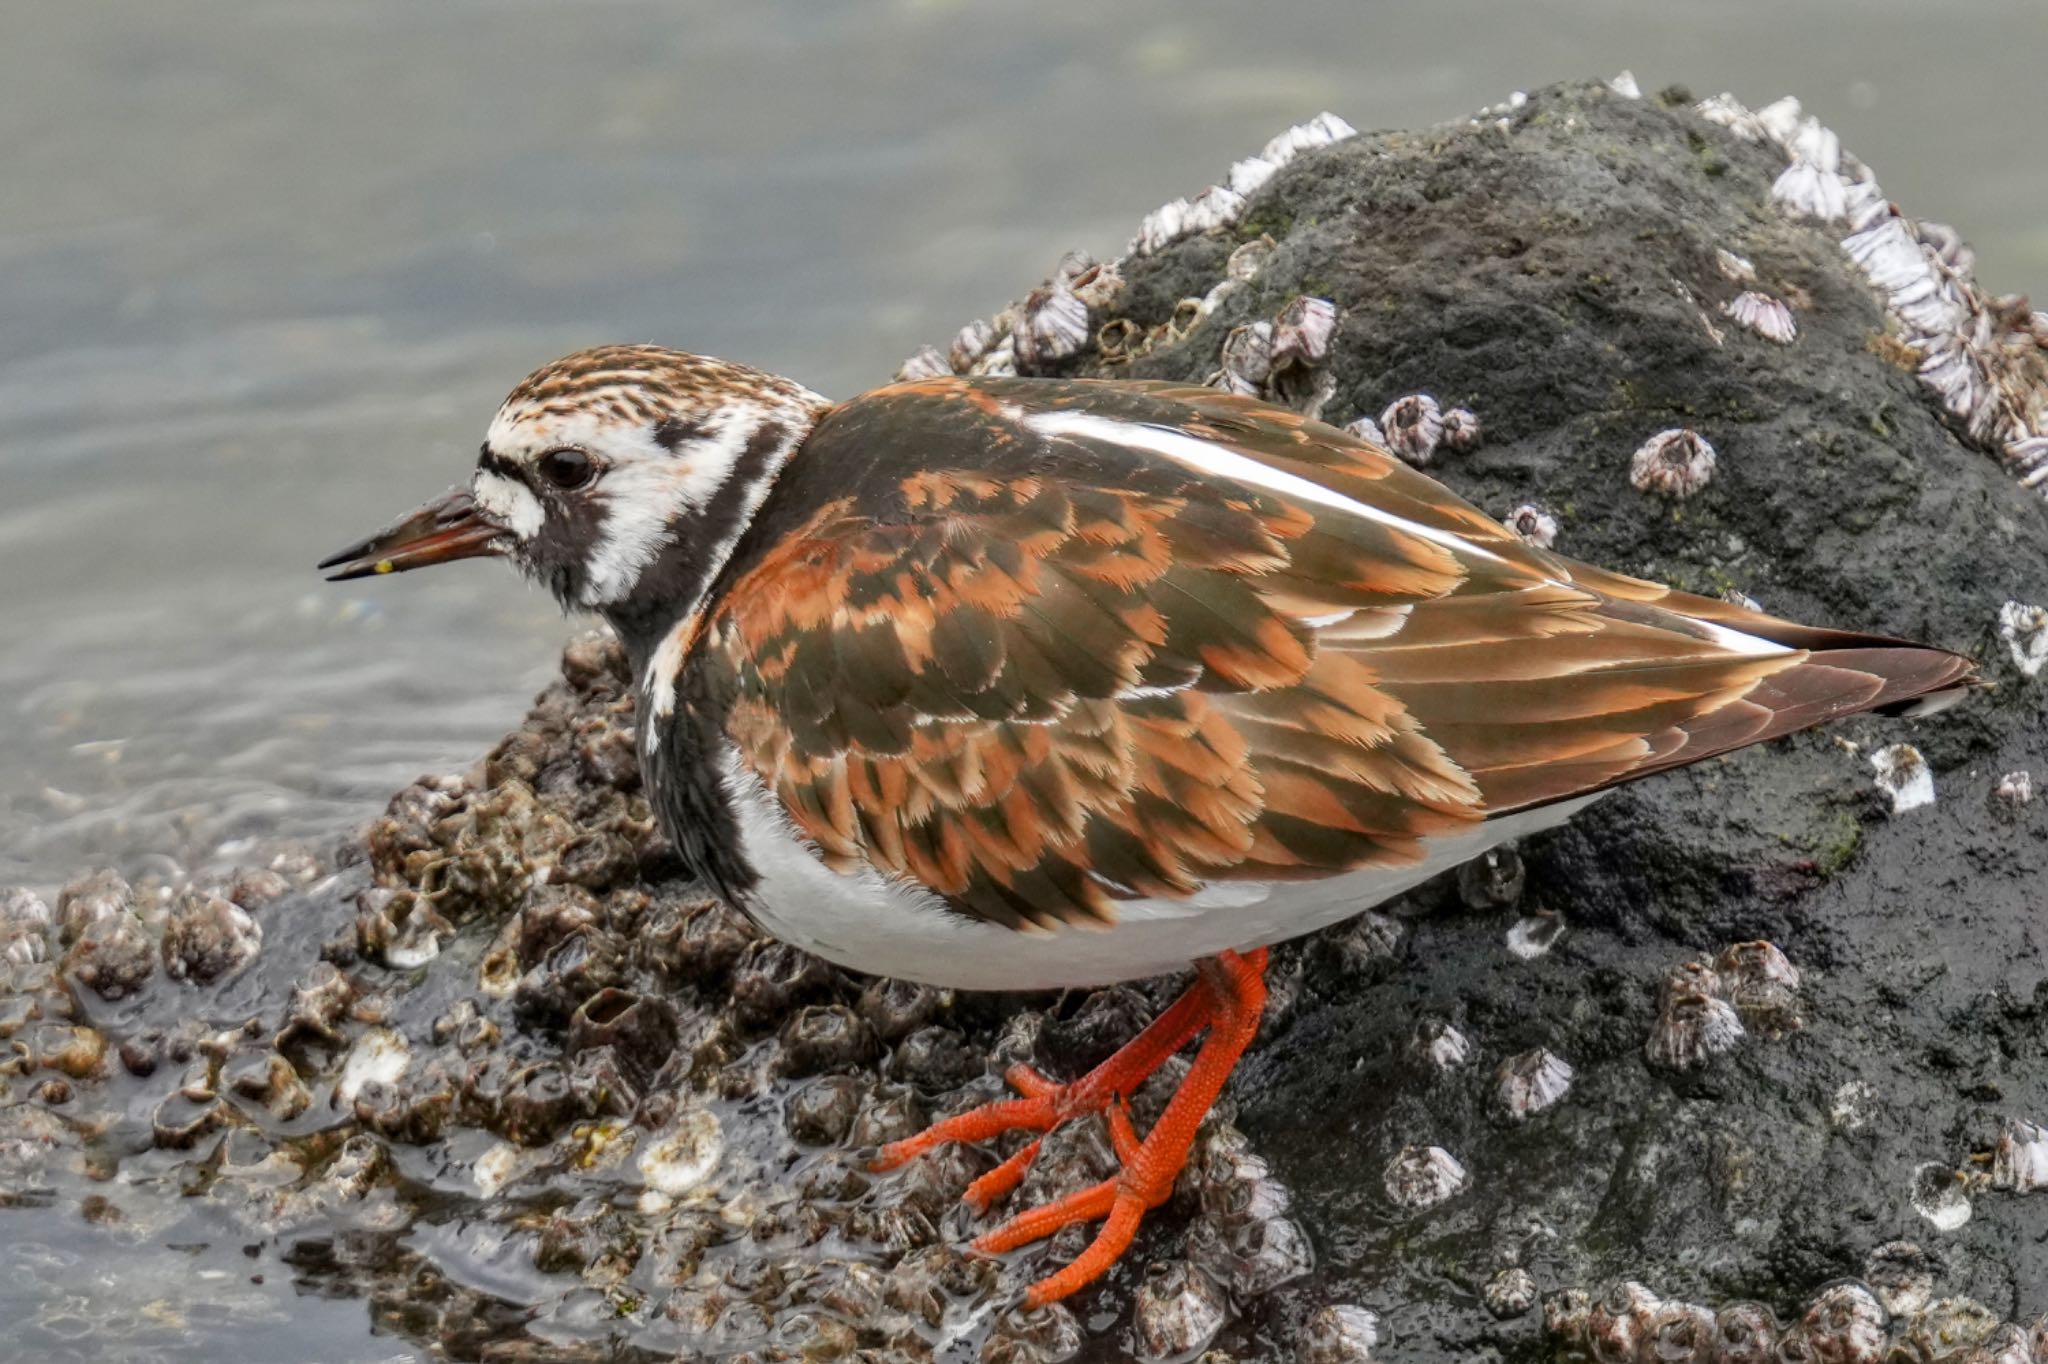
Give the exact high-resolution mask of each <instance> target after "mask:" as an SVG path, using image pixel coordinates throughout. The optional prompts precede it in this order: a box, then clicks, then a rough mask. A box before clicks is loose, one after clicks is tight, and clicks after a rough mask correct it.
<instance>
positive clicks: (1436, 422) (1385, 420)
mask: <svg viewBox="0 0 2048 1364" xmlns="http://www.w3.org/2000/svg"><path fill="white" fill-rule="evenodd" d="M1379 425H1380V430H1382V431H1384V432H1385V433H1386V447H1387V449H1389V450H1391V451H1393V452H1394V453H1395V454H1397V455H1399V456H1400V457H1401V458H1402V459H1404V460H1406V461H1408V463H1410V464H1412V465H1414V466H1415V467H1416V468H1418V469H1420V468H1422V467H1423V466H1424V465H1426V464H1428V463H1429V461H1430V460H1431V458H1433V457H1434V456H1435V454H1436V447H1437V446H1438V444H1440V443H1441V442H1442V440H1443V436H1444V417H1443V411H1442V409H1441V408H1439V407H1438V406H1437V402H1436V399H1434V398H1432V397H1430V396H1429V395H1428V394H1427V393H1411V394H1409V395H1408V396H1407V397H1405V398H1396V399H1395V400H1394V401H1393V402H1392V403H1390V404H1388V406H1387V410H1386V411H1384V412H1382V413H1380V422H1379Z"/></svg>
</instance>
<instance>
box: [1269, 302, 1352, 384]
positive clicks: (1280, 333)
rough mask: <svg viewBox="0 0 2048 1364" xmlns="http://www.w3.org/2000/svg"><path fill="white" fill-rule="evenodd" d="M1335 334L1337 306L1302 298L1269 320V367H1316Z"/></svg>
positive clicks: (1324, 355) (1326, 353) (1327, 351)
mask: <svg viewBox="0 0 2048 1364" xmlns="http://www.w3.org/2000/svg"><path fill="white" fill-rule="evenodd" d="M1336 335H1337V305H1336V304H1334V303H1332V302H1331V301H1330V300H1329V299H1327V298H1310V297H1308V296H1307V295H1305V294H1304V295H1302V296H1301V297H1299V298H1297V299H1295V300H1294V301H1293V302H1291V303H1289V304H1288V305H1287V306H1286V307H1284V308H1282V309H1281V310H1280V312H1279V313H1278V315H1276V316H1275V317H1274V318H1273V367H1274V368H1275V369H1278V368H1280V367H1282V366H1283V365H1290V364H1298V365H1309V366H1314V365H1320V364H1321V363H1322V362H1323V360H1324V359H1325V358H1326V357H1327V356H1328V355H1329V353H1330V342H1331V340H1332V339H1333V338H1334V337H1335V336H1336Z"/></svg>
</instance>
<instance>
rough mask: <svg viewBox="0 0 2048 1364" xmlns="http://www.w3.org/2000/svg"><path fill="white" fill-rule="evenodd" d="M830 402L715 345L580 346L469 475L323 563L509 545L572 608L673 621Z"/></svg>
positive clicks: (356, 565)
mask: <svg viewBox="0 0 2048 1364" xmlns="http://www.w3.org/2000/svg"><path fill="white" fill-rule="evenodd" d="M827 406H829V404H828V403H827V402H826V400H825V399H823V398H821V397H819V396H818V395H817V394H815V393H813V392H811V391H810V390H809V389H806V388H804V387H803V386H801V385H799V384H796V383H793V382H791V381H790V380H787V379H783V378H779V377H777V376H775V375H772V374H766V373H763V372H761V371H759V370H755V369H749V368H747V367H746V366H744V365H736V364H731V363H728V362H726V361H723V360H715V359H711V358H709V357H706V356H701V355H691V354H688V353H686V352H683V351H673V350H666V349H664V348H662V347H659V346H599V347H596V348H594V349H591V350H585V351H579V352H577V353H576V354H574V355H570V356H566V357H564V358H563V359H560V360H557V361H555V362H553V363H552V364H548V365H544V366H542V367H541V368H540V369H537V370H535V371H534V372H533V373H532V374H530V375H528V376H527V377H526V378H525V379H524V380H522V381H521V382H520V383H519V385H518V386H517V387H516V388H514V389H513V390H512V392H511V394H510V395H508V396H507V397H506V399H505V401H504V403H503V404H502V405H501V406H500V407H499V408H498V411H497V415H496V416H494V417H493V418H492V419H491V424H490V429H489V431H488V433H487V435H486V437H485V439H484V443H483V448H482V450H481V451H480V452H479V454H478V456H477V467H476V472H475V474H474V475H473V476H472V477H471V479H470V481H469V483H468V484H466V485H458V486H456V487H454V488H451V489H449V490H448V492H446V493H444V494H443V495H442V496H440V497H439V498H436V499H435V500H433V501H431V502H429V503H427V504H426V505H425V506H423V507H421V508H420V509H419V510H417V511H415V512H414V513H413V514H412V515H411V516H408V517H407V518H405V519H404V520H402V521H400V522H398V523H397V524H395V525H392V526H390V527H388V528H386V529H385V530H383V531H380V532H378V533H377V534H376V535H373V536H370V537H369V538H368V539H366V540H363V541H361V542H360V543H357V544H354V545H351V546H349V547H348V548H347V549H344V550H342V551H341V552H339V553H337V554H334V555H331V556H330V557H329V558H327V559H326V560H324V561H323V562H322V563H321V565H320V566H321V567H322V568H330V569H334V570H335V571H334V572H333V573H332V574H331V575H330V576H331V577H332V578H334V579H342V578H358V577H363V576H366V575H369V574H373V573H401V572H404V571H406V570H408V569H413V568H423V567H425V566H427V565H428V564H437V563H446V562H448V561H450V560H453V559H463V558H470V557H474V556H477V555H497V556H501V557H503V558H505V559H508V560H510V561H511V563H512V564H513V566H514V567H515V568H517V569H518V570H519V571H520V572H521V573H523V574H524V575H526V576H527V577H528V578H531V579H533V580H534V581H536V582H538V583H541V584H543V585H544V586H545V587H547V589H548V590H549V591H550V592H551V593H553V594H554V596H555V598H556V600H558V601H559V602H561V604H562V606H563V608H564V609H565V610H569V609H583V610H592V611H598V612H601V613H603V614H604V615H606V616H607V617H609V618H610V619H611V620H612V622H613V624H614V625H615V626H617V627H618V628H619V630H620V632H621V633H622V634H624V635H626V636H628V638H629V639H631V638H632V637H634V636H639V635H642V634H644V633H646V632H648V631H657V632H658V631H660V630H661V629H664V628H666V627H667V626H669V625H671V624H672V623H673V622H674V621H675V619H676V618H677V617H678V616H680V615H681V614H683V613H685V612H687V611H688V610H689V609H691V607H692V606H694V605H695V603H696V602H697V601H698V600H699V599H700V598H701V597H702V596H703V594H704V591H705V590H706V588H707V587H708V586H709V585H710V583H711V580H712V578H713V577H714V576H715V575H716V574H717V571H718V568H719V567H720V565H722V564H723V562H724V561H725V558H726V556H727V555H728V554H730V552H731V550H732V546H733V544H734V542H735V541H737V540H738V538H739V536H740V534H741V532H743V531H744V530H745V529H746V526H747V523H748V521H749V519H750V518H751V517H752V516H753V514H754V512H755V510H756V509H757V508H758V507H759V506H760V504H761V500H762V499H763V498H764V497H766V496H767V493H768V489H769V487H770V486H771V485H772V484H773V482H774V480H775V476H776V474H777V473H778V472H779V471H780V470H781V468H782V466H783V464H784V463H785V462H786V461H787V460H788V458H789V456H790V454H791V453H792V452H793V451H794V450H795V449H796V447H797V446H798V445H799V444H800V443H801V442H802V441H803V438H804V436H805V435H806V434H807V433H808V432H809V430H810V428H811V425H812V424H813V423H814V422H815V421H816V420H817V418H818V416H819V414H820V413H822V412H823V411H824V410H825V408H826V407H827Z"/></svg>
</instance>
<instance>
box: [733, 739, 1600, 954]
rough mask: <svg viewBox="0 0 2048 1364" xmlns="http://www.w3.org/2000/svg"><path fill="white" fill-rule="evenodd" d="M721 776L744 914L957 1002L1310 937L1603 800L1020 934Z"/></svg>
mask: <svg viewBox="0 0 2048 1364" xmlns="http://www.w3.org/2000/svg"><path fill="white" fill-rule="evenodd" d="M725 775H726V780H727V782H728V789H729V790H730V792H731V794H732V795H733V797H734V810H735V813H736V814H737V816H738V819H739V825H740V844H741V848H742V850H743V852H744V854H745V856H746V858H747V860H748V861H749V862H750V863H751V864H752V865H753V867H754V869H755V871H757V872H758V873H759V874H760V878H761V880H760V884H759V885H758V886H757V887H756V889H755V893H754V895H753V897H752V898H750V899H749V901H748V903H747V906H746V908H747V910H748V912H749V913H750V914H752V915H753V917H754V918H755V919H756V920H757V921H759V923H760V924H761V926H762V927H763V928H765V929H767V930H768V931H769V932H770V933H773V934H774V935H775V936H776V937H778V938H780V939H782V940H783V941H784V942H787V943H790V944H792V945H794V946H797V947H801V948H803V949H804V950H805V951H807V952H815V953H816V954H817V955H819V956H821V957H823V958H825V959H826V960H827V961H831V962H835V963H837V964H838V965H840V966H844V967H848V968H850V969H852V970H856V971H866V972H871V973H873V974H875V975H883V976H896V977H899V978H901V979H904V980H916V981H923V982H925V983H926V984H929V985H940V986H948V987H952V988H956V989H963V990H1038V989H1056V988H1064V987H1067V986H1084V985H1107V984H1109V983H1111V982H1113V981H1119V980H1136V979H1140V978H1142V977H1145V976H1156V975H1163V974H1165V973H1167V972H1169V971H1177V970H1179V969H1181V968H1182V967H1184V966H1186V965H1187V964H1188V963H1189V962H1191V961H1193V960H1195V959H1196V958H1198V957H1210V956H1214V955H1215V954H1216V953H1218V952H1223V951H1232V950H1235V951H1245V950H1248V949H1250V948H1254V947H1264V946H1266V945H1267V944H1269V943H1276V942H1282V941H1285V940H1286V939H1288V938H1294V937H1299V936H1300V935H1302V934H1304V933H1313V932H1314V931H1315V930H1316V929H1319V928H1326V927H1328V926H1329V925H1331V924H1334V923H1341V922H1343V921H1344V920H1345V919H1349V918H1351V917H1353V916H1354V915H1357V914H1361V913H1363V912H1364V911H1366V910H1368V909H1370V908H1372V907H1373V906H1374V905H1376V904H1379V903H1380V902H1381V901H1383V900H1387V899H1390V898H1392V897H1393V896H1396V895H1399V894H1400V893H1401V892H1402V891H1404V890H1408V889H1410V888H1412V887H1414V886H1417V885H1420V884H1421V883H1422V882H1424V881H1426V880H1428V879H1429V878H1430V877H1432V876H1435V875H1436V874H1437V873H1438V872H1441V871H1445V870H1447V869H1449V868H1451V867H1455V866H1457V865H1458V864H1459V863H1461V862H1466V861H1469V860H1470V859H1472V858H1474V857H1477V856H1479V854H1481V853H1483V852H1485V851H1486V850H1487V849H1489V848H1493V847H1497V846H1499V845H1500V844H1502V843H1505V842H1507V841H1508V840H1509V839H1513V838H1520V837H1523V836H1524V835H1526V834H1531V833H1535V832H1536V831H1538V830H1541V829H1549V828H1553V827H1555V826H1557V825H1559V824H1562V823H1564V822H1565V821H1566V820H1567V819H1569V818H1571V817H1572V815H1574V814H1576V813H1577V812H1578V811H1580V810H1582V809H1584V808H1585V807H1586V806H1587V805H1590V804H1591V803H1592V802H1593V801H1594V800H1596V799H1597V798H1598V795H1597V794H1596V795H1591V796H1583V797H1580V798H1579V799H1576V800H1570V801H1564V802H1561V803H1559V804H1556V805H1548V806H1544V807H1543V808H1542V809H1539V810H1530V811H1526V812H1524V813H1521V814H1513V815H1503V816H1501V817H1500V818H1498V819H1491V820H1488V821H1486V822H1485V823H1484V824H1481V825H1479V826H1477V827H1476V828H1474V829H1472V830H1470V831H1469V832H1466V833H1461V834H1457V835H1454V836H1451V837H1446V838H1436V839H1430V840H1428V841H1427V843H1426V844H1425V846H1426V847H1427V849H1428V853H1427V855H1426V856H1425V857H1424V858H1423V860H1422V861H1421V862H1420V863H1418V864H1417V865H1415V866H1412V867H1400V868H1391V869H1386V870H1378V869H1374V870H1367V871H1355V872H1347V873H1343V874H1340V875H1337V876H1331V877H1328V878H1326V879H1324V880H1320V881H1281V882H1225V883H1221V884H1218V885H1214V886H1211V887H1208V888H1207V889H1205V890H1203V891H1201V892H1200V893H1198V894H1196V895H1194V896H1192V897H1190V898H1188V899H1185V900H1127V901H1123V902H1120V903H1119V904H1118V906H1117V912H1118V918H1117V922H1116V924H1115V925H1114V926H1112V927H1107V928H1096V927H1079V926H1075V927H1065V928H1059V929H1053V930H1048V931H1032V930H1025V931H1019V930H1017V929H1013V928H1005V927H1002V926H1001V925H998V924H991V923H985V922H983V921H981V920H978V919H970V918H967V917H965V916H964V915H960V914H957V913H954V912H952V911H950V910H948V909H947V908H946V907H945V905H944V904H943V902H941V901H940V900H939V899H938V897H937V896H935V895H933V894H931V893H930V892H929V891H926V890H924V889H922V888H921V887H918V886H915V885H911V884H908V883H906V882H904V881H903V880H901V879H900V878H894V877H886V876H884V875H882V874H881V873H880V872H877V871H874V870H872V869H863V870H862V871H860V872H857V873H853V874H847V873H842V872H836V871H833V870H832V869H831V868H829V867H827V866H825V865H824V864H823V863H822V862H820V861H819V860H818V858H817V855H816V853H815V852H814V851H813V850H812V848H811V845H810V844H809V843H808V842H807V841H806V840H804V839H803V838H802V837H800V836H799V835H798V834H797V833H796V832H795V830H794V829H793V828H792V827H791V825H790V823H789V820H788V818H787V816H785V815H784V814H783V813H782V807H781V803H780V802H779V801H777V800H775V799H774V797H773V796H772V794H771V793H769V792H768V791H767V790H766V789H765V788H764V787H763V786H762V784H761V782H760V780H759V779H758V778H757V777H755V776H754V775H753V774H752V773H751V772H748V771H746V770H745V769H744V768H742V767H741V766H740V764H739V763H738V762H737V760H736V759H734V758H733V757H732V755H731V754H730V753H728V760H727V762H726V764H725Z"/></svg>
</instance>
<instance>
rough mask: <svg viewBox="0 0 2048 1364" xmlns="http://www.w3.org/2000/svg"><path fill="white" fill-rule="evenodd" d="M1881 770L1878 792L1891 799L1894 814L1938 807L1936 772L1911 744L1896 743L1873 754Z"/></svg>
mask: <svg viewBox="0 0 2048 1364" xmlns="http://www.w3.org/2000/svg"><path fill="white" fill-rule="evenodd" d="M1870 765H1871V766H1872V767H1873V768H1875V769H1876V770H1877V789H1878V790H1880V791H1882V792H1884V793H1885V795H1886V796H1887V797H1889V798H1890V800H1891V806H1892V813H1893V814H1895V815H1903V814H1905V813H1906V812H1907V811H1909V810H1918V809H1919V808H1920V807H1921V806H1923V805H1932V804H1934V769H1933V768H1931V767H1929V766H1928V765H1927V759H1926V758H1924V757H1922V756H1921V755H1920V750H1919V749H1917V748H1915V747H1913V745H1911V744H1892V745H1890V746H1888V747H1885V748H1880V749H1879V750H1877V752H1875V753H1873V754H1871V755H1870Z"/></svg>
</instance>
